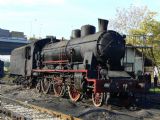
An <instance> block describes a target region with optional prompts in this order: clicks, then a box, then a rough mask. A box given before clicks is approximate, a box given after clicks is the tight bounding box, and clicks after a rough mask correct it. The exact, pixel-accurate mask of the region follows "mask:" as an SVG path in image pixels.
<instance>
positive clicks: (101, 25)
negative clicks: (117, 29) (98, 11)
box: [98, 19, 108, 32]
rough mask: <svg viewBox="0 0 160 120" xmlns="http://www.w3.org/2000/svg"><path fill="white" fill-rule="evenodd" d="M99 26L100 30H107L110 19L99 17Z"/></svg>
mask: <svg viewBox="0 0 160 120" xmlns="http://www.w3.org/2000/svg"><path fill="white" fill-rule="evenodd" d="M98 27H99V32H102V31H107V27H108V20H105V19H98Z"/></svg>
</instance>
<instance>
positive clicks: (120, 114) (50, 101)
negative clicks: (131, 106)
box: [0, 84, 160, 120]
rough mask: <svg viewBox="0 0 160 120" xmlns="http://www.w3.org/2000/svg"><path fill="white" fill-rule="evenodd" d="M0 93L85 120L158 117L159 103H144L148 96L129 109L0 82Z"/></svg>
mask: <svg viewBox="0 0 160 120" xmlns="http://www.w3.org/2000/svg"><path fill="white" fill-rule="evenodd" d="M0 93H1V94H3V95H5V96H8V97H10V98H14V99H18V100H22V101H24V102H28V103H31V104H35V105H38V106H42V107H45V108H48V109H52V110H56V111H59V112H63V113H66V114H71V115H73V116H76V117H80V118H82V119H85V120H88V119H89V120H108V119H109V120H128V119H130V120H139V119H145V120H149V119H153V120H158V119H159V118H160V109H159V108H160V106H159V103H155V102H149V103H148V104H145V105H144V100H145V102H146V103H147V102H148V101H147V99H148V97H149V96H147V98H145V99H142V100H141V101H140V102H139V104H140V106H141V107H142V108H141V109H139V110H136V111H129V110H128V109H125V108H123V107H121V108H116V107H112V105H111V106H110V105H109V106H105V105H104V106H102V107H100V108H96V107H94V106H93V105H92V104H91V101H89V100H88V101H82V102H77V103H73V102H71V101H70V100H69V99H66V98H57V97H54V96H53V95H44V94H42V93H37V92H36V90H35V89H25V88H23V87H22V86H17V85H12V84H0ZM151 97H152V98H155V99H157V100H158V99H160V95H156V96H153V95H151Z"/></svg>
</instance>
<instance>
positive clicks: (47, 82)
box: [41, 78, 51, 94]
mask: <svg viewBox="0 0 160 120" xmlns="http://www.w3.org/2000/svg"><path fill="white" fill-rule="evenodd" d="M50 86H51V82H50V80H48V79H47V78H44V79H43V80H42V81H41V87H42V92H43V93H44V94H47V93H48V92H49V89H50Z"/></svg>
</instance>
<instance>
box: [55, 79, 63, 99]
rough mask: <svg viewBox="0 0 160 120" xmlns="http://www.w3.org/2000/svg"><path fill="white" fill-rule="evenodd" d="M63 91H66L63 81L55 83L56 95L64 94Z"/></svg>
mask: <svg viewBox="0 0 160 120" xmlns="http://www.w3.org/2000/svg"><path fill="white" fill-rule="evenodd" d="M63 91H64V88H63V83H62V82H61V83H58V82H57V83H55V84H54V94H55V96H57V97H59V96H62V95H63Z"/></svg>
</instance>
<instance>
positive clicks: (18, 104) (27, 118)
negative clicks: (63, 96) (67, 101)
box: [0, 95, 80, 120]
mask: <svg viewBox="0 0 160 120" xmlns="http://www.w3.org/2000/svg"><path fill="white" fill-rule="evenodd" d="M0 114H2V117H3V119H7V120H9V119H10V120H80V119H79V118H76V117H73V116H71V115H67V114H64V113H60V112H57V111H53V110H49V109H46V108H42V107H39V106H36V105H32V104H28V103H27V102H22V101H19V100H14V99H11V98H8V97H5V96H3V95H0ZM6 116H7V118H6ZM0 120H1V118H0Z"/></svg>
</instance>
